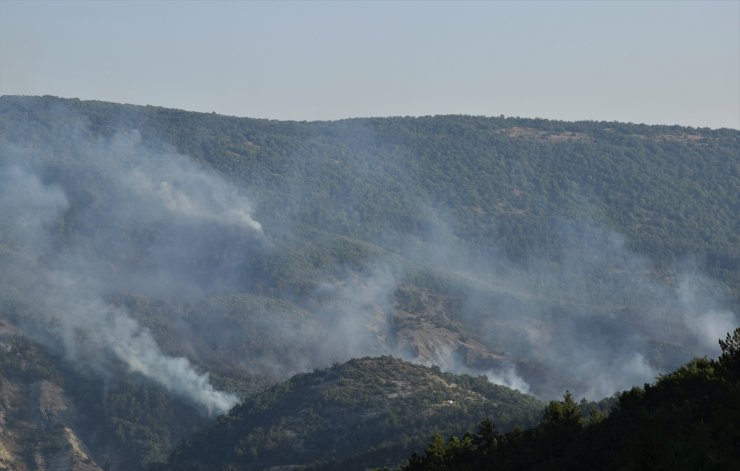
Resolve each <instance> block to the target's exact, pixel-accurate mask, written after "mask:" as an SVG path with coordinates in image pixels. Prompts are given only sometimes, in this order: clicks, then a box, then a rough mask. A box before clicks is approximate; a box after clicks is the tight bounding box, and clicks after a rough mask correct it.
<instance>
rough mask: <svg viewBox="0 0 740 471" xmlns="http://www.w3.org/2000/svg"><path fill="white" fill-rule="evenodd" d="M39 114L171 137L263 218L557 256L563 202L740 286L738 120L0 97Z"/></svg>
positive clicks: (20, 117) (66, 122)
mask: <svg viewBox="0 0 740 471" xmlns="http://www.w3.org/2000/svg"><path fill="white" fill-rule="evenodd" d="M50 126H54V127H57V128H61V129H65V128H67V129H69V131H70V132H72V131H74V132H73V135H74V134H75V133H78V132H80V130H81V129H82V130H84V131H82V132H84V133H86V134H90V135H93V136H111V135H113V134H115V133H117V132H120V131H121V130H126V129H136V130H138V132H139V133H140V134H141V138H142V140H143V142H144V143H146V144H147V145H148V146H150V147H152V148H155V149H157V148H170V147H174V148H175V149H176V150H177V151H178V152H180V153H182V154H185V155H188V156H191V157H192V158H194V159H196V160H197V161H200V162H203V163H206V164H207V165H209V166H211V167H213V168H215V169H217V170H218V171H219V172H221V173H223V174H224V175H226V176H227V177H228V178H229V179H231V180H233V181H236V182H238V184H239V185H242V186H243V187H244V188H245V189H246V191H248V193H249V194H250V195H252V196H254V198H255V199H256V201H257V204H256V205H255V206H256V210H257V213H256V219H257V220H259V221H263V225H264V226H265V227H266V228H270V227H272V228H273V230H277V229H275V228H277V227H281V228H282V227H285V225H286V223H289V224H290V226H291V230H295V229H296V228H299V229H306V228H314V229H320V230H322V231H326V232H330V233H334V234H341V235H344V236H348V237H351V238H353V239H360V240H368V241H371V242H373V243H378V241H380V240H383V241H384V242H385V246H386V247H387V248H388V249H390V250H398V249H399V247H397V246H395V245H394V244H393V242H394V241H395V239H394V237H393V235H394V234H397V233H403V234H413V235H418V236H419V237H420V238H422V239H424V238H429V237H431V235H430V232H434V231H437V230H443V229H447V230H449V231H450V232H452V234H453V235H454V237H456V238H459V239H460V240H462V241H463V243H464V244H479V245H483V246H489V248H491V247H490V246H491V245H493V246H494V247H493V248H494V249H496V250H502V251H504V252H505V254H506V255H508V256H509V257H512V258H515V259H516V258H521V257H525V256H526V255H527V254H532V253H535V254H538V255H540V254H542V255H549V256H553V257H556V256H557V253H558V249H559V247H557V246H553V245H556V244H558V243H562V241H560V242H559V241H558V238H557V237H552V236H553V232H554V231H555V230H556V227H555V226H556V225H557V223H558V221H560V220H562V219H564V218H567V219H569V220H576V221H581V220H587V221H589V222H594V221H595V222H597V223H600V224H604V225H605V226H607V227H609V228H612V229H615V230H617V231H618V232H619V233H620V234H622V235H624V236H625V237H626V239H627V241H628V245H629V247H630V249H632V250H634V251H636V252H638V253H639V254H643V255H645V256H647V257H649V258H650V259H651V260H653V261H654V262H656V263H657V264H658V266H659V267H669V266H672V265H673V264H676V263H683V262H686V260H687V258H688V259H691V261H692V263H695V264H696V265H697V266H698V267H700V268H701V269H702V270H705V271H706V272H707V273H709V274H710V275H711V276H713V277H714V278H717V279H719V280H721V281H723V282H724V283H725V284H727V285H728V286H730V287H731V289H732V297H733V298H734V300H735V302H736V303H737V300H738V299H740V218H738V217H737V215H738V214H739V213H740V198H739V197H738V191H739V189H740V158H739V157H738V155H739V153H740V132H738V131H735V130H730V129H720V130H711V129H707V128H702V129H698V128H687V127H681V126H647V125H635V124H623V123H617V122H562V121H549V120H540V119H520V118H486V117H474V116H427V117H418V118H412V117H407V118H403V117H398V118H361V119H348V120H342V121H333V122H281V121H273V120H261V119H249V118H236V117H227V116H220V115H216V114H206V113H194V112H186V111H179V110H172V109H165V108H158V107H151V106H146V107H142V106H132V105H120V104H113V103H105V102H97V101H79V100H69V99H59V98H54V97H15V96H5V97H2V98H1V101H0V136H2V139H3V140H6V141H8V142H13V143H23V144H28V143H34V142H35V143H38V144H40V145H41V144H42V143H43V142H44V140H45V139H46V138H48V133H49V132H51V131H49V129H50ZM71 138H72V137H70V139H71ZM425 210H429V211H440V212H442V213H443V215H444V216H445V222H446V223H447V225H448V226H449V227H447V228H442V229H440V228H438V227H435V221H434V218H430V217H429V214H428V212H429V211H425ZM274 219H279V221H274Z"/></svg>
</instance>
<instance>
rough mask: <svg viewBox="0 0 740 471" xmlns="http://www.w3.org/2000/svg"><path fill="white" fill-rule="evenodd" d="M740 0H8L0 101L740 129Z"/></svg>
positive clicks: (295, 116)
mask: <svg viewBox="0 0 740 471" xmlns="http://www.w3.org/2000/svg"><path fill="white" fill-rule="evenodd" d="M738 24H740V3H739V2H639V3H638V2H627V3H621V2H598V3H597V2H594V3H583V2H521V3H515V2H492V3H485V2H480V3H479V2H455V3H452V2H432V3H417V2H400V3H395V2H394V3H385V2H380V3H374V2H352V3H337V2H305V3H290V2H270V3H268V2H257V3H251V2H244V3H241V2H215V3H205V2H148V3H138V2H106V3H100V4H98V3H90V2H70V1H64V2H62V1H60V2H33V1H30V2H19V1H13V0H4V1H2V2H0V94H1V95H54V96H60V97H67V98H79V99H83V100H101V101H110V102H118V103H129V104H135V105H153V106H161V107H167V108H177V109H183V110H189V111H199V112H216V113H219V114H225V115H232V116H241V117H252V118H267V119H279V120H298V121H304V120H308V121H324V120H337V119H344V118H353V117H382V116H428V115H449V114H464V115H475V116H499V115H504V116H507V117H523V118H543V119H552V120H564V121H620V122H632V123H644V124H665V125H673V124H678V125H685V126H693V127H710V128H722V127H726V128H733V129H740V86H738V84H740V28H738V26H737V25H738Z"/></svg>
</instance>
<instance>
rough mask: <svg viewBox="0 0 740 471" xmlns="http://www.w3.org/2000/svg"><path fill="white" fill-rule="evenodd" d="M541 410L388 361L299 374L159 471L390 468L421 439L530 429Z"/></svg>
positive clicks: (500, 391)
mask: <svg viewBox="0 0 740 471" xmlns="http://www.w3.org/2000/svg"><path fill="white" fill-rule="evenodd" d="M542 408H543V405H542V403H540V402H539V401H537V400H536V399H534V398H532V397H531V396H526V395H524V394H521V393H519V392H516V391H512V390H510V389H508V388H505V387H501V386H496V385H492V384H491V383H490V382H488V381H487V380H486V379H485V378H473V377H471V376H465V375H464V376H460V375H453V374H449V373H442V372H441V371H440V370H439V369H438V368H436V369H432V368H426V367H423V366H418V365H412V364H409V363H405V362H403V361H400V360H396V359H393V358H391V357H379V358H362V359H357V360H351V361H349V362H347V363H345V364H342V365H335V366H333V367H331V368H329V369H326V370H317V371H314V372H312V373H304V374H300V375H297V376H295V377H293V378H291V379H290V380H289V381H286V382H284V383H280V384H278V385H277V386H274V387H272V388H270V389H268V390H267V391H265V392H262V393H260V394H257V395H256V396H254V397H252V398H250V399H248V400H247V401H245V402H244V403H242V404H240V405H238V406H237V407H235V408H234V409H232V410H231V412H230V413H229V414H228V415H226V416H223V417H220V418H219V419H218V420H217V421H216V423H215V424H214V425H212V426H211V427H209V428H208V429H206V430H204V431H203V432H201V433H199V434H196V435H194V436H193V437H191V438H189V439H188V440H187V441H185V442H184V443H183V444H182V445H180V446H179V447H178V448H177V449H176V450H175V451H174V452H173V454H172V456H171V458H170V463H169V465H167V466H166V468H167V469H177V470H186V469H228V468H229V467H232V468H234V469H247V468H252V469H268V468H271V467H273V466H291V465H293V466H313V467H315V468H316V469H337V470H339V469H346V470H349V469H366V468H368V467H372V466H379V465H383V464H387V465H393V464H396V463H399V462H400V461H401V460H402V459H403V458H404V456H407V455H408V453H409V450H414V449H418V448H419V447H420V445H421V444H422V443H423V440H424V439H425V438H426V437H427V436H428V435H429V434H430V433H443V431H449V430H455V429H458V430H459V429H460V427H461V426H464V425H463V424H470V423H474V422H475V419H476V418H477V417H480V416H490V417H493V418H495V420H496V422H497V423H499V424H500V427H501V428H502V429H504V430H509V429H511V428H512V427H513V426H519V427H525V426H529V425H531V424H533V423H534V422H535V421H536V420H537V418H538V417H539V415H540V414H541V411H542Z"/></svg>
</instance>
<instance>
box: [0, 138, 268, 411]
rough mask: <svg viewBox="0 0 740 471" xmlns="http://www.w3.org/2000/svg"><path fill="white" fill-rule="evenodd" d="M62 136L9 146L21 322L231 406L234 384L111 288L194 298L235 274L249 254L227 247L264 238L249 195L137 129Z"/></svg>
mask: <svg viewBox="0 0 740 471" xmlns="http://www.w3.org/2000/svg"><path fill="white" fill-rule="evenodd" d="M54 139H56V142H55V144H56V146H55V147H54V148H53V149H51V150H49V149H44V148H43V147H40V146H39V147H35V148H33V147H26V148H23V147H19V146H12V145H10V144H6V145H3V146H2V148H1V149H0V152H1V154H0V156H1V157H2V160H1V161H0V220H1V221H2V223H0V224H2V226H0V255H2V257H1V258H0V264H1V266H0V268H1V271H2V277H3V279H2V281H3V286H4V291H5V294H6V295H9V294H12V293H16V294H21V295H22V296H23V298H25V299H27V300H33V301H32V304H33V309H32V312H31V313H26V315H24V316H23V317H22V318H20V319H18V323H19V324H20V326H21V327H22V328H23V329H24V330H25V331H26V333H28V334H29V335H32V336H35V337H36V338H39V339H40V340H43V341H45V342H47V343H49V344H53V345H60V346H62V347H63V351H64V353H65V355H66V357H67V358H68V359H69V360H71V361H73V362H76V363H77V364H79V365H81V366H85V367H88V368H90V369H92V370H95V371H97V372H99V373H101V374H105V372H106V371H108V370H109V367H110V365H111V363H110V362H111V361H119V362H122V363H123V364H124V365H125V366H126V367H127V368H128V369H129V370H130V371H131V372H134V373H138V374H141V375H143V376H145V377H146V378H149V379H150V380H152V381H154V382H156V383H158V384H160V385H162V386H164V387H165V388H167V389H168V390H170V391H171V392H173V393H175V394H179V395H181V396H184V397H186V398H188V399H190V400H191V401H193V402H194V403H195V404H197V405H199V406H200V407H202V408H203V409H204V410H205V411H206V412H207V413H208V414H214V413H223V412H225V411H227V410H228V409H229V408H230V407H232V406H233V405H234V404H235V403H236V402H237V398H236V397H235V396H234V395H231V394H228V393H224V392H221V391H217V390H215V389H214V388H213V386H212V385H211V384H210V382H209V378H208V374H201V373H199V372H198V371H197V370H196V368H195V367H194V366H193V365H192V364H191V363H190V362H189V361H188V360H187V359H186V358H182V357H173V356H169V355H167V354H166V353H164V352H163V351H162V349H161V348H160V347H159V345H158V344H157V342H156V341H155V339H154V336H153V335H152V333H151V331H150V330H149V329H148V328H146V327H142V326H141V325H140V323H139V322H138V321H137V320H135V319H134V318H133V317H132V316H131V313H130V312H128V311H127V310H126V308H124V307H122V306H117V305H115V304H114V303H112V302H111V298H112V297H113V296H115V295H116V294H118V293H129V292H133V293H142V294H145V295H148V296H153V297H156V298H167V297H181V298H183V299H192V298H193V297H194V296H197V295H201V294H202V293H205V292H208V291H209V290H213V289H217V287H219V286H221V285H229V283H231V284H233V283H235V282H236V281H235V273H236V272H238V271H239V270H240V267H241V266H242V265H243V264H244V263H246V262H245V260H244V259H243V254H241V253H236V254H234V253H231V252H228V253H224V250H226V249H225V247H226V246H227V245H228V250H235V249H238V248H239V247H242V248H243V247H244V246H245V245H249V244H250V243H254V242H255V241H259V240H261V238H262V228H261V226H260V224H259V223H258V222H257V221H256V220H254V218H253V217H252V211H251V207H250V205H249V203H248V201H247V200H246V198H245V197H244V196H242V195H241V194H240V193H239V192H238V191H237V190H236V188H235V187H234V186H233V185H231V184H229V183H228V182H226V181H224V180H223V179H222V178H219V177H218V176H217V175H216V174H215V173H213V172H211V171H208V170H207V169H205V168H202V167H200V166H199V165H197V164H196V163H194V162H193V161H191V160H189V159H188V158H186V157H184V156H181V155H177V154H176V153H174V152H169V153H167V152H164V153H163V152H153V151H151V150H150V149H148V148H147V147H145V146H143V145H142V144H141V141H140V138H139V136H138V133H136V132H128V133H119V134H116V135H115V136H113V137H112V138H110V139H103V138H93V137H92V136H90V135H89V134H86V133H84V132H83V131H80V130H77V132H72V133H66V134H65V135H64V136H61V135H56V136H54ZM239 243H241V245H240V244H239Z"/></svg>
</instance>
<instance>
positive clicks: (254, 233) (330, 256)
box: [0, 120, 738, 413]
mask: <svg viewBox="0 0 740 471" xmlns="http://www.w3.org/2000/svg"><path fill="white" fill-rule="evenodd" d="M65 126H66V125H65ZM65 126H58V127H56V128H55V127H54V126H51V128H52V129H51V130H50V131H49V133H50V134H49V135H47V136H44V137H43V138H42V139H40V142H28V143H27V144H26V145H24V146H18V145H11V144H10V143H7V142H6V143H2V144H1V145H0V158H1V160H0V185H1V186H0V281H2V284H1V285H0V286H2V290H3V291H2V292H0V293H1V294H3V296H7V297H12V296H14V295H16V294H20V295H21V297H22V298H24V299H27V300H34V301H33V309H31V310H30V311H29V312H27V313H24V315H23V316H21V317H20V318H19V319H17V322H18V323H19V324H20V325H21V327H22V328H23V329H24V330H25V331H26V332H27V333H28V334H29V335H33V336H34V337H36V338H38V339H41V340H43V341H44V342H46V343H47V344H49V345H58V346H59V347H60V348H61V349H62V350H63V351H64V352H65V355H66V356H67V358H69V360H70V361H73V362H76V363H77V364H78V365H85V366H86V367H88V368H90V369H92V370H94V371H96V372H98V373H99V374H102V375H104V374H106V372H107V371H110V366H111V364H112V363H114V362H120V363H122V364H123V365H125V366H126V367H127V368H128V369H129V370H130V371H132V372H136V373H138V374H141V375H142V376H145V377H147V378H149V379H150V380H152V381H154V382H157V383H159V384H161V385H162V386H164V387H166V388H167V389H168V390H170V391H172V392H173V393H175V394H179V395H182V396H184V397H187V398H189V399H190V400H192V401H193V402H194V403H196V404H199V405H200V406H201V407H202V408H203V409H204V410H205V411H207V412H208V413H220V412H223V411H225V410H227V409H228V408H229V407H230V406H231V405H233V404H234V403H235V402H236V398H235V397H234V396H232V395H230V394H227V393H224V392H221V391H218V390H216V389H214V388H213V387H212V385H211V384H210V382H209V377H208V375H207V374H204V373H202V370H203V369H205V368H208V369H209V370H210V371H212V372H213V374H215V373H216V372H217V371H218V372H220V373H222V374H228V375H231V376H230V377H231V378H232V379H233V378H237V381H239V380H241V381H246V380H244V379H243V378H240V376H239V375H242V376H247V374H251V375H256V376H259V377H263V378H266V381H274V380H278V379H283V378H285V377H287V376H289V375H291V374H293V373H297V372H300V371H305V370H308V369H311V368H317V367H324V366H328V365H330V364H331V363H334V362H339V361H345V360H348V359H350V358H353V357H361V356H367V355H381V354H391V355H394V356H398V357H401V358H404V359H406V360H410V361H415V362H418V363H424V364H438V365H440V366H441V367H442V368H444V369H446V370H451V371H455V372H459V373H469V374H476V375H485V376H487V377H488V378H489V380H491V381H492V382H495V383H498V384H503V385H505V386H509V387H513V388H515V389H519V390H521V391H524V392H530V393H534V394H536V395H539V396H540V397H543V398H554V397H559V396H560V395H561V394H562V392H563V391H564V390H565V389H570V390H571V391H572V392H573V393H574V394H576V395H581V396H585V397H588V398H592V399H598V398H600V397H603V396H607V395H611V394H613V393H614V392H615V391H618V390H620V389H624V388H629V387H631V386H633V385H635V384H641V383H643V382H646V381H651V380H653V379H654V377H655V376H656V375H657V374H660V373H661V372H665V371H668V370H670V369H672V368H675V367H676V366H678V365H680V364H681V363H682V362H684V361H686V360H687V359H689V358H690V357H691V356H694V355H705V354H706V355H710V354H715V353H716V352H717V343H716V341H717V339H718V338H721V337H722V336H723V335H724V333H725V332H727V331H731V330H732V329H733V328H734V326H735V325H736V324H737V320H738V319H737V316H736V315H735V314H734V313H733V312H731V311H730V310H728V309H727V308H726V307H724V306H725V305H726V303H725V302H724V301H723V298H722V292H723V291H722V287H721V286H718V285H717V284H716V283H715V282H713V281H712V280H710V279H708V278H707V277H705V276H703V275H701V273H700V272H699V271H698V270H697V269H695V268H693V267H692V266H691V265H686V266H683V267H676V268H675V269H674V270H672V271H665V270H662V271H661V270H658V269H656V267H655V266H653V264H652V263H651V262H650V260H649V259H647V258H646V257H644V256H641V255H638V254H636V253H634V251H632V250H631V249H630V247H629V245H628V242H627V240H626V239H625V238H624V237H622V236H621V235H619V234H618V233H616V232H614V231H613V230H612V229H610V228H609V227H607V226H606V225H603V224H597V223H594V222H591V223H584V222H579V223H575V222H573V221H570V220H567V219H561V220H557V221H556V222H555V223H554V224H553V226H552V228H551V230H550V231H549V232H548V233H547V234H544V238H546V239H548V240H547V242H548V243H550V245H548V247H547V248H546V249H544V250H542V251H539V252H538V250H536V249H533V250H531V251H529V254H528V256H526V257H522V258H520V259H517V260H513V259H511V258H509V257H507V256H506V255H504V253H505V250H504V248H503V247H501V246H498V245H500V244H497V243H496V241H487V242H488V243H489V245H488V246H487V247H485V248H481V247H478V246H475V244H473V243H472V242H471V240H470V239H466V238H465V237H463V236H459V235H458V234H460V233H464V231H461V229H460V224H458V222H457V213H456V208H455V207H450V208H445V207H444V206H443V205H442V204H441V203H439V198H435V195H433V194H428V193H427V194H425V192H424V191H423V190H422V189H421V184H420V183H419V182H420V181H421V179H420V178H417V177H418V175H415V172H420V171H421V170H420V169H419V168H418V167H419V165H421V164H420V163H419V161H417V160H415V156H414V154H413V152H410V151H408V150H407V149H404V148H403V146H402V145H398V144H397V143H392V144H389V145H388V146H387V147H382V146H380V147H379V146H378V144H377V142H376V140H377V139H380V138H379V137H377V136H375V135H374V134H373V132H372V129H370V128H369V127H365V126H361V125H359V124H356V123H342V124H341V125H340V124H338V125H337V126H338V128H337V129H338V131H337V130H336V129H335V128H334V127H332V126H333V125H331V126H330V125H321V124H317V125H315V126H318V127H319V128H321V126H328V128H326V129H324V128H321V129H323V131H321V129H320V131H321V132H319V134H318V135H317V137H311V135H310V133H309V135H307V136H305V139H308V140H309V141H310V144H309V145H307V146H305V149H307V150H309V151H311V153H310V154H309V155H298V156H294V158H293V159H290V158H285V159H283V160H279V159H278V160H279V161H278V162H277V163H275V165H274V166H270V167H268V170H269V171H268V172H265V173H264V174H257V175H249V176H248V177H244V178H245V179H247V178H248V179H250V181H253V182H254V185H250V191H252V192H253V194H245V192H244V191H245V189H244V188H237V187H236V186H235V185H234V184H232V183H231V182H229V181H226V179H225V178H224V177H223V176H222V175H220V174H217V173H216V172H215V171H213V170H211V169H210V168H209V167H204V166H201V165H199V164H197V163H196V162H194V161H193V160H191V159H190V158H189V157H186V156H183V155H180V154H178V153H176V152H174V151H170V150H167V149H166V148H165V149H164V150H162V146H153V145H151V143H149V144H147V145H144V143H143V142H142V139H141V137H140V135H139V134H138V133H137V132H135V131H130V130H129V131H125V130H123V131H119V132H114V133H112V134H111V136H110V137H100V136H99V135H96V134H94V133H93V132H91V131H89V130H88V127H87V124H86V123H85V122H84V120H80V123H78V124H77V125H75V124H73V125H70V126H66V127H65ZM337 132H338V134H337ZM322 133H323V134H322ZM337 141H339V142H340V143H341V144H342V145H341V146H340V147H341V149H340V150H336V149H335V147H332V146H336V143H337ZM289 144H290V145H291V146H292V143H289ZM276 145H277V144H276ZM155 147H156V148H157V149H159V150H156V151H155V150H153V149H154V148H155ZM302 149H303V148H302ZM375 149H379V150H380V151H382V152H378V153H377V155H376V154H375V153H374V150H375ZM335 157H336V158H335ZM371 159H372V160H371ZM258 168H259V169H261V170H264V169H262V168H261V167H258ZM276 169H277V170H276ZM281 169H282V170H281ZM510 170H511V172H512V178H516V179H520V180H526V178H527V177H526V173H525V172H524V171H523V170H522V169H521V168H519V167H517V166H516V164H512V168H511V169H510ZM273 171H276V172H279V171H284V172H285V174H284V175H278V176H276V177H275V178H274V179H272V177H273V176H274V175H268V173H270V172H273ZM255 173H259V172H255ZM388 175H398V178H397V180H392V179H390V178H387V177H388ZM517 175H518V176H517ZM425 178H426V177H425ZM435 178H436V177H435ZM276 182H278V183H276ZM360 182H371V183H370V184H368V185H360V184H359V183H360ZM520 183H521V185H520V186H521V187H522V188H531V187H533V185H531V184H528V183H527V182H526V181H523V182H520ZM406 187H413V191H404V190H405V189H406ZM481 191H482V190H481ZM257 198H259V203H260V204H259V209H260V212H259V213H257V214H259V217H255V216H254V214H255V212H254V211H253V208H252V205H251V204H250V202H251V201H253V200H255V199H257ZM576 199H577V198H576ZM434 202H437V203H436V205H435V203H434ZM388 208H391V209H388ZM458 210H459V208H458ZM389 214H390V215H391V217H393V218H395V222H397V223H399V224H401V225H406V226H408V227H411V229H409V230H408V231H407V232H400V231H395V230H392V229H389V227H391V226H392V224H391V223H388V222H387V221H383V220H382V219H381V218H382V217H386V216H387V215H389ZM481 217H483V216H481ZM487 217H490V218H491V219H493V216H487ZM460 219H464V217H461V218H460ZM258 220H259V221H258ZM496 222H497V221H495V220H492V221H490V224H491V225H495V223H496ZM261 223H264V228H263V225H262V224H261ZM323 226H326V229H325V227H323ZM324 230H326V232H323V231H324ZM359 241H362V242H359ZM553 247H558V248H559V249H560V252H559V253H556V254H554V255H553V253H552V248H553ZM255 261H257V263H254V262H255ZM126 296H130V297H131V298H134V299H135V300H138V299H139V298H143V299H145V300H147V302H154V301H157V302H161V305H159V307H157V309H154V308H152V312H151V313H150V312H149V311H147V309H143V308H141V309H139V308H137V307H132V306H128V305H127V304H126V302H121V298H126ZM150 314H151V315H150ZM167 339H170V340H169V341H168V340H167ZM186 357H187V358H189V359H190V360H188V359H187V358H186ZM251 380H252V378H251V377H250V378H249V381H251Z"/></svg>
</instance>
